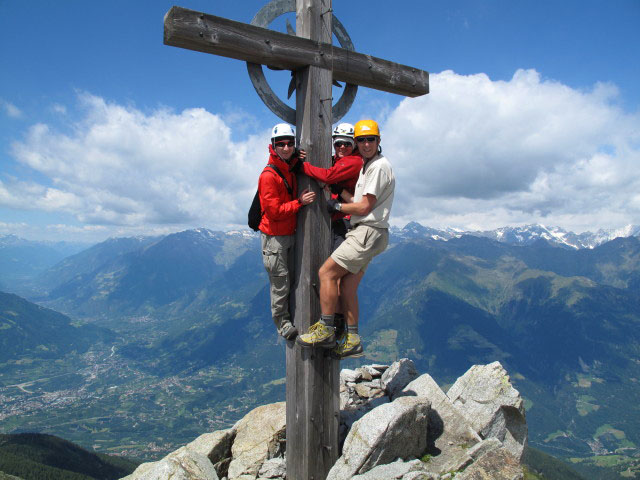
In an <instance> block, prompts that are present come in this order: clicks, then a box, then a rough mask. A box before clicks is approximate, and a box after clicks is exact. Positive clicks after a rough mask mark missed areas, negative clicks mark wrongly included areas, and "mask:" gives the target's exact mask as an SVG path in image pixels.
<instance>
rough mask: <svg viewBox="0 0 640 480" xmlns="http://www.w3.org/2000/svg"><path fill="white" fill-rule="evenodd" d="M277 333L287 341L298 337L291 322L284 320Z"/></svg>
mask: <svg viewBox="0 0 640 480" xmlns="http://www.w3.org/2000/svg"><path fill="white" fill-rule="evenodd" d="M278 333H279V334H280V335H281V336H283V337H284V338H285V339H287V340H293V339H294V338H296V337H297V336H298V329H297V328H296V327H294V326H293V324H292V323H291V322H289V321H288V320H285V321H284V322H282V325H281V326H280V328H279V329H278Z"/></svg>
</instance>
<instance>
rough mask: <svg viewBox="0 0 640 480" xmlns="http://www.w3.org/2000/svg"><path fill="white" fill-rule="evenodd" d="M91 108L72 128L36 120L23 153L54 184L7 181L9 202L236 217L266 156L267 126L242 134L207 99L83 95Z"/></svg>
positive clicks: (183, 217)
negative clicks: (177, 107) (157, 101)
mask: <svg viewBox="0 0 640 480" xmlns="http://www.w3.org/2000/svg"><path fill="white" fill-rule="evenodd" d="M80 101H81V106H82V108H83V109H84V110H85V116H84V118H83V120H82V121H80V122H79V123H77V124H75V125H73V128H72V129H71V132H68V133H62V132H59V131H55V130H54V129H53V128H51V127H50V126H48V125H44V124H37V125H34V126H33V127H31V128H30V129H29V131H28V133H27V135H26V138H25V140H24V141H22V142H16V143H14V145H13V148H12V153H13V155H14V157H15V158H16V159H17V160H18V161H19V162H21V163H22V164H24V165H27V166H29V167H30V168H31V169H33V170H35V171H37V172H39V173H40V174H42V175H44V176H45V177H47V178H48V179H50V181H51V183H52V186H51V187H45V186H44V185H40V184H37V183H33V182H31V183H28V182H18V181H12V182H9V183H4V184H0V204H3V205H6V206H10V207H13V208H22V209H38V210H46V211H61V212H65V213H70V214H72V215H74V216H75V217H76V218H77V220H78V221H80V222H82V223H86V224H94V225H122V226H130V227H135V226H138V225H167V224H171V225H207V226H211V227H217V228H223V227H224V226H225V225H228V224H233V223H237V222H238V220H239V219H241V218H242V217H243V216H244V215H246V212H245V210H246V209H247V208H248V205H249V203H250V200H251V197H252V194H253V193H254V192H255V188H256V185H257V176H258V174H259V172H260V166H261V165H262V164H264V162H265V160H266V147H267V144H268V131H267V130H265V131H264V132H263V134H262V135H260V136H250V137H249V138H247V140H246V141H245V142H243V143H237V142H233V141H232V140H231V131H230V129H229V127H228V126H227V125H226V124H225V122H224V121H223V120H222V119H221V118H220V117H219V116H217V115H213V114H211V113H209V112H206V111H205V110H204V109H189V110H185V111H183V112H181V113H175V112H172V111H171V110H169V109H159V110H156V111H153V112H149V113H144V112H142V111H140V110H137V109H135V108H132V107H127V106H122V105H116V104H110V103H108V102H105V101H104V100H103V99H101V98H98V97H95V96H91V95H81V97H80Z"/></svg>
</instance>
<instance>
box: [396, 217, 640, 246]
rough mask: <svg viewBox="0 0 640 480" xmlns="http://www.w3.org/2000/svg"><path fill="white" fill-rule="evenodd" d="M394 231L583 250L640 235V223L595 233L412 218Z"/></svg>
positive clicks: (409, 235) (401, 235)
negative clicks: (461, 225)
mask: <svg viewBox="0 0 640 480" xmlns="http://www.w3.org/2000/svg"><path fill="white" fill-rule="evenodd" d="M391 233H392V235H395V236H396V237H399V238H403V239H411V238H431V239H433V240H445V241H447V240H451V239H452V238H460V237H462V236H464V235H472V236H474V237H485V238H490V239H492V240H496V241H497V242H500V243H506V244H508V245H532V244H534V243H535V242H538V241H540V240H543V241H546V242H548V243H549V244H551V245H556V246H560V247H565V248H572V249H575V250H580V249H583V248H595V247H598V246H600V245H602V244H604V243H607V242H609V241H611V240H614V239H616V238H621V237H622V238H626V237H638V236H640V225H627V226H626V227H623V228H617V229H608V230H604V229H600V230H598V231H597V232H595V233H592V232H583V233H580V234H576V233H573V232H568V231H566V230H564V229H562V228H560V227H546V226H544V225H539V224H532V225H524V226H521V227H501V228H497V229H495V230H484V231H471V230H470V231H464V230H456V229H452V228H447V229H445V230H438V229H434V228H430V227H425V226H423V225H421V224H420V223H418V222H409V223H408V224H407V225H405V226H404V228H397V227H396V228H392V229H391Z"/></svg>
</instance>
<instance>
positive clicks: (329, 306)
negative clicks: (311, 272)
mask: <svg viewBox="0 0 640 480" xmlns="http://www.w3.org/2000/svg"><path fill="white" fill-rule="evenodd" d="M348 273H349V271H348V270H347V269H345V268H343V267H341V266H340V265H338V264H337V263H336V262H335V261H334V260H333V258H331V257H329V258H327V260H326V261H325V262H324V264H323V265H322V267H320V271H319V272H318V277H319V278H320V310H321V312H322V314H323V315H333V314H335V312H336V307H337V305H338V298H339V288H338V283H339V281H340V279H341V278H342V277H344V276H345V275H347V274H348Z"/></svg>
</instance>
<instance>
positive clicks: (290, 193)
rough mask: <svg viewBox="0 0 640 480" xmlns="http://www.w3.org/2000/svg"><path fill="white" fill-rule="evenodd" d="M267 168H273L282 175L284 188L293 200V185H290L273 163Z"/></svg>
mask: <svg viewBox="0 0 640 480" xmlns="http://www.w3.org/2000/svg"><path fill="white" fill-rule="evenodd" d="M265 168H272V169H273V170H275V172H276V173H277V174H278V175H280V178H282V181H283V182H284V186H285V187H287V192H289V195H291V198H293V188H291V185H289V182H287V179H286V178H284V175H283V174H282V172H281V171H280V169H279V168H278V167H276V166H275V165H272V164H271V163H269V164H268V165H267V166H266V167H265Z"/></svg>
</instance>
